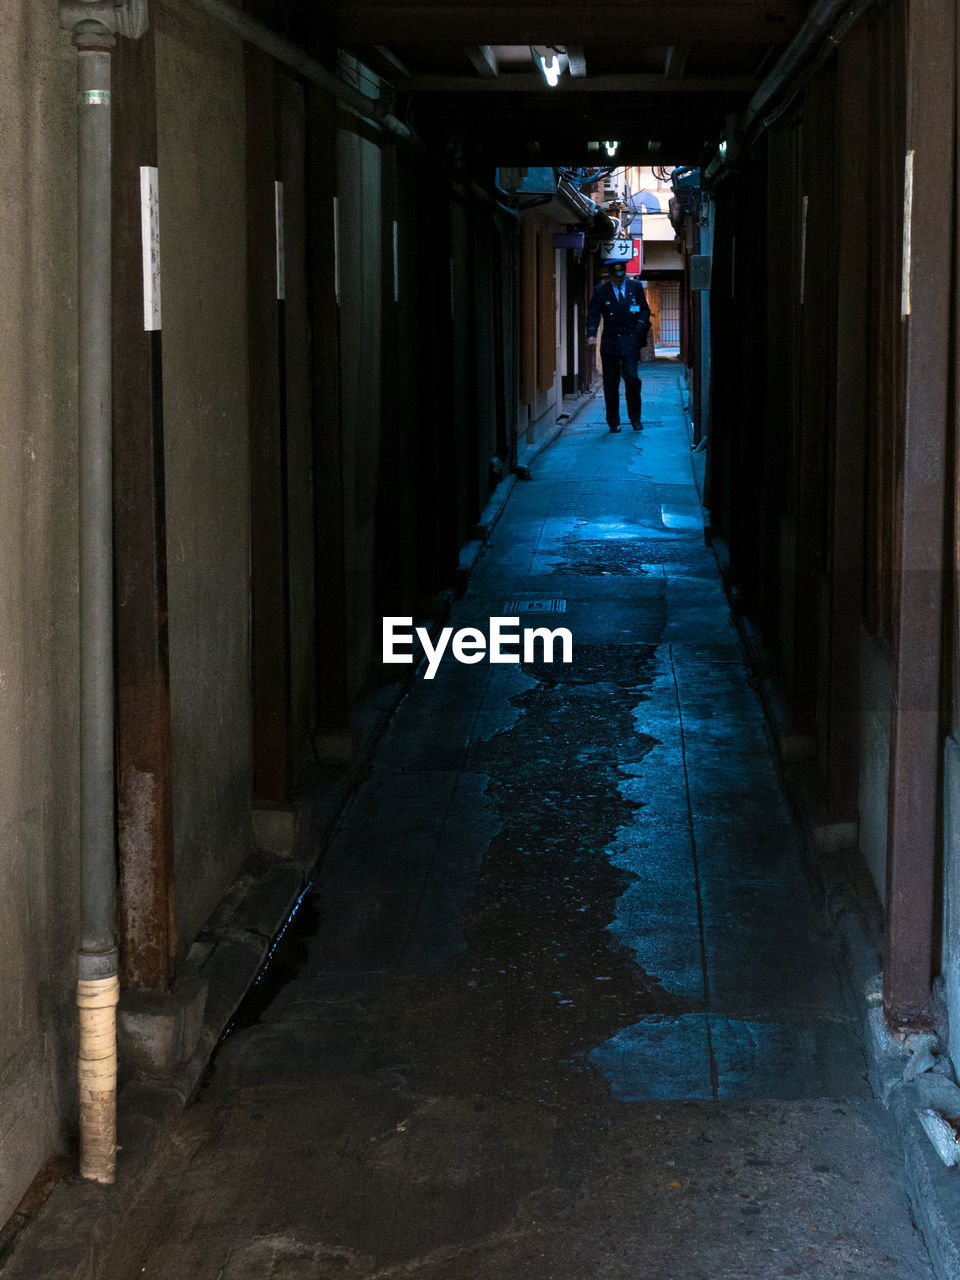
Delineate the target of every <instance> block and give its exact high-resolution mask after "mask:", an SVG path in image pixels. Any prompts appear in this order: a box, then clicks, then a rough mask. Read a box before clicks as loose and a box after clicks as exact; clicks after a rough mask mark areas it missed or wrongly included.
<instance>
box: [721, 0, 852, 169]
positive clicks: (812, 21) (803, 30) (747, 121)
mask: <svg viewBox="0 0 960 1280" xmlns="http://www.w3.org/2000/svg"><path fill="white" fill-rule="evenodd" d="M873 3H874V0H860V3H858V4H854V5H853V7H852V8H851V6H850V0H817V3H816V4H815V5H814V6H813V8H812V9H811V10H810V12H809V13H808V14H807V16H806V18H805V19H804V22H803V25H802V26H801V27H800V30H799V31H798V32H797V34H796V35H795V36H794V37H793V39H792V40H791V41H790V43H789V44H788V45H787V47H786V49H784V51H783V53H782V54H781V55H780V57H779V58H778V59H777V61H776V63H775V64H774V66H773V68H772V69H771V71H770V72H769V74H768V75H767V76H766V78H765V79H764V80H763V82H762V83H761V84H760V86H759V88H758V89H757V90H756V92H755V93H754V95H753V97H752V98H751V99H750V101H749V102H748V103H747V108H746V110H745V111H744V113H743V115H742V116H741V118H740V120H739V121H738V122H737V124H736V127H735V129H734V131H733V136H732V137H730V138H728V139H727V151H726V154H725V155H724V156H720V155H717V156H714V158H713V160H711V161H710V164H709V165H708V166H707V168H706V170H705V171H704V179H705V181H707V182H709V181H710V180H711V179H713V178H715V177H716V175H717V174H718V173H719V171H720V169H721V168H722V167H723V165H724V163H725V162H729V161H733V160H735V159H736V157H737V155H738V154H739V152H740V150H741V148H742V147H743V145H744V144H745V143H746V142H747V140H748V137H749V134H750V131H751V130H752V129H753V128H754V127H755V126H757V122H758V120H759V122H760V124H759V127H760V128H762V127H763V125H764V122H763V120H762V119H761V116H762V113H763V111H764V110H765V109H766V108H767V106H768V105H769V104H770V103H771V102H772V101H773V100H774V99H775V98H776V97H777V96H778V95H779V94H780V92H781V91H782V90H783V88H784V87H785V86H786V85H788V84H789V83H790V82H791V81H793V80H794V79H795V78H796V76H797V75H798V74H799V72H800V69H801V68H802V67H803V66H804V64H805V63H806V62H807V61H808V59H810V58H811V57H812V56H813V54H814V52H815V51H818V50H820V49H821V48H823V47H824V46H825V45H826V44H827V42H828V41H830V42H832V43H833V44H834V45H838V44H839V43H840V41H841V40H842V39H843V37H844V36H845V35H846V34H847V32H848V31H849V30H850V28H851V27H852V26H853V25H854V23H856V22H857V21H859V19H860V18H861V17H862V16H863V14H864V13H865V12H866V10H867V9H868V8H869V7H870V5H871V4H873ZM844 13H846V17H845V18H844V20H843V22H840V21H839V19H840V17H841V15H843V14H844ZM834 24H837V26H836V29H835V30H833V31H831V30H830V29H831V28H832V27H833V26H834Z"/></svg>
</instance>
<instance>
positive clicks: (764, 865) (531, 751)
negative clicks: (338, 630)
mask: <svg viewBox="0 0 960 1280" xmlns="http://www.w3.org/2000/svg"><path fill="white" fill-rule="evenodd" d="M681 386H682V383H681V379H680V376H679V372H678V365H677V363H676V362H674V361H659V362H657V363H656V364H647V365H645V366H644V406H645V408H644V419H645V427H644V430H643V431H642V432H628V433H623V434H620V435H611V434H609V433H608V432H607V430H606V427H605V425H604V423H603V413H602V400H601V399H600V398H596V399H594V400H592V401H588V402H587V403H586V405H585V408H583V410H582V411H581V412H580V413H579V415H578V416H577V417H576V418H575V419H574V420H573V421H572V422H571V423H570V424H569V425H568V426H567V428H566V429H565V430H564V431H563V433H562V434H561V435H560V437H559V438H558V439H557V441H556V442H555V443H554V444H553V445H552V446H551V447H550V448H549V449H548V450H547V451H546V452H544V453H542V454H541V456H540V457H539V458H538V459H537V460H536V461H535V462H534V463H533V465H532V476H531V479H530V480H529V481H528V482H523V481H521V482H518V484H517V485H516V487H515V489H514V492H513V495H512V497H511V499H510V501H509V503H508V505H507V507H506V509H505V512H504V514H503V515H502V517H501V519H500V521H499V523H498V524H497V525H496V528H495V530H494V532H493V534H492V537H491V540H490V542H489V545H488V546H487V548H486V550H485V552H484V554H483V555H482V557H481V560H480V562H479V564H478V566H477V569H476V571H475V573H474V575H473V577H472V579H471V583H470V586H469V589H468V591H467V593H466V594H465V596H464V597H463V598H462V599H461V600H460V601H459V603H458V604H457V605H456V606H455V608H454V611H453V615H452V617H451V619H450V625H452V626H455V627H467V626H471V625H474V626H476V627H478V628H481V629H482V628H485V627H486V626H487V625H488V621H489V619H490V618H491V617H497V616H503V615H505V614H506V613H508V612H509V611H510V610H513V611H519V617H520V620H521V623H523V624H527V623H528V622H531V621H532V622H534V623H536V625H540V626H548V627H550V628H553V627H556V626H561V625H562V626H565V627H567V628H569V630H570V632H571V633H572V636H573V640H574V656H573V662H572V663H571V664H569V665H568V664H564V663H561V662H559V661H557V662H553V663H547V662H544V661H542V660H540V659H538V660H536V661H533V662H525V663H523V664H522V665H517V664H503V665H491V664H489V663H487V662H481V663H478V664H473V665H463V664H460V663H458V662H456V661H455V660H452V659H449V658H448V659H446V660H444V661H443V662H442V663H441V665H440V667H439V669H438V672H437V674H436V677H435V679H433V680H432V681H428V680H426V679H424V678H423V669H422V668H421V671H420V674H419V675H418V676H417V677H416V678H415V679H414V680H413V682H412V684H411V687H410V689H409V692H408V693H407V695H406V697H405V698H404V700H403V701H402V703H401V704H400V706H399V708H398V710H397V711H396V713H395V714H394V716H393V718H392V720H391V722H390V724H389V726H388V728H387V729H386V731H385V733H384V735H383V737H382V739H381V741H380V744H379V746H378V749H377V751H376V754H375V756H374V758H373V761H372V765H371V768H370V771H369V774H368V776H367V777H366V779H365V781H364V782H363V783H362V785H361V787H360V788H359V790H358V791H357V793H356V795H355V796H354V799H353V801H352V803H351V804H350V805H349V807H348V808H347V810H346V811H345V812H344V814H343V815H342V817H341V819H340V821H339V823H338V825H337V828H336V831H335V833H334V835H333V837H332V840H331V842H330V844H329V847H328V848H327V849H326V851H325V852H324V853H323V856H322V858H321V861H320V863H319V865H318V867H317V869H316V872H315V877H314V882H313V885H312V888H311V890H310V892H309V893H308V895H307V896H306V897H305V899H304V900H303V902H302V904H301V906H300V909H299V911H298V913H297V914H296V916H295V917H294V919H293V921H292V922H291V924H290V926H289V928H288V929H287V931H286V934H285V935H284V936H283V938H282V939H281V941H280V943H279V945H278V947H277V949H276V950H275V952H274V954H273V957H272V960H271V963H270V965H269V966H268V968H267V970H266V971H265V973H264V974H263V975H262V977H261V980H260V982H259V983H258V984H257V985H256V986H255V987H254V988H253V992H252V994H251V996H250V997H249V998H248V1001H247V1003H246V1004H245V1005H244V1006H243V1007H241V1009H240V1011H239V1013H238V1015H237V1017H236V1019H235V1020H234V1023H233V1027H232V1029H231V1032H230V1034H229V1035H228V1036H227V1038H226V1039H225V1041H224V1042H223V1043H222V1044H221V1046H220V1048H219V1050H218V1052H217V1053H216V1056H215V1059H214V1063H213V1067H212V1070H211V1072H210V1073H209V1075H208V1077H207V1081H206V1084H205V1086H204V1087H203V1089H202V1091H201V1093H200V1096H199V1098H198V1100H197V1101H196V1102H195V1104H194V1105H193V1106H192V1107H191V1108H189V1109H188V1110H187V1111H186V1112H185V1113H184V1115H183V1117H182V1119H181V1120H180V1121H179V1122H178V1124H177V1125H176V1127H175V1128H174V1130H173V1132H172V1136H171V1139H170V1141H169V1144H168V1147H167V1150H166V1153H165V1154H164V1155H163V1156H162V1158H161V1159H160V1160H159V1162H158V1164H157V1166H156V1168H155V1169H154V1170H153V1171H152V1172H147V1173H142V1174H141V1175H140V1176H139V1177H131V1175H130V1174H128V1175H127V1177H126V1185H125V1186H123V1187H121V1188H120V1189H118V1191H117V1193H115V1195H113V1196H111V1197H108V1198H107V1199H106V1200H105V1199H104V1198H103V1196H102V1193H101V1192H99V1191H97V1190H96V1189H94V1188H92V1187H91V1186H90V1185H89V1184H87V1185H83V1184H73V1185H67V1186H64V1187H61V1188H60V1190H59V1191H58V1192H56V1193H55V1194H54V1195H53V1197H52V1198H51V1200H50V1201H49V1202H48V1204H47V1206H46V1208H45V1210H44V1211H43V1212H42V1213H41V1216H40V1218H39V1219H38V1221H37V1222H35V1223H34V1224H33V1225H32V1227H31V1228H30V1229H29V1230H28V1231H27V1232H25V1233H24V1235H23V1236H22V1238H21V1240H20V1242H19V1243H18V1246H17V1249H16V1250H15V1252H14V1254H13V1255H12V1257H11V1259H10V1261H9V1262H8V1263H7V1266H6V1268H5V1269H4V1276H5V1280H6V1278H7V1277H8V1276H9V1280H38V1278H39V1277H40V1276H42V1277H43V1278H44V1280H67V1277H70V1278H71V1280H73V1278H76V1280H80V1277H85V1278H86V1280H92V1277H100V1278H102V1280H107V1278H109V1280H134V1278H135V1277H140V1276H142V1277H145V1278H146V1280H151V1278H152V1280H174V1277H181V1276H190V1277H191V1280H266V1277H278V1278H281V1277H282V1280H333V1277H341V1278H343V1280H374V1278H375V1277H382V1278H384V1280H386V1278H387V1277H401V1276H406V1277H418V1280H491V1278H492V1277H495V1276H496V1277H501V1278H503V1280H588V1278H589V1280H646V1278H649V1280H694V1278H696V1280H748V1278H749V1280H753V1278H754V1277H756V1278H760V1277H787V1276H790V1277H806V1278H807V1280H825V1278H826V1277H844V1278H846V1280H850V1278H852V1277H863V1278H864V1280H867V1278H869V1280H877V1278H879V1277H890V1280H914V1278H919V1277H925V1276H929V1275H931V1274H932V1272H931V1271H930V1268H929V1265H928V1263H927V1261H926V1255H925V1251H924V1248H923V1244H922V1240H921V1239H920V1236H919V1234H918V1233H917V1232H916V1230H915V1229H914V1227H913V1226H912V1223H911V1216H910V1210H909V1206H908V1203H907V1198H906V1194H905V1191H904V1188H903V1185H902V1175H901V1174H900V1173H899V1172H898V1168H899V1166H898V1157H897V1154H896V1151H895V1143H894V1140H893V1136H892V1130H891V1125H890V1120H889V1118H888V1116H887V1115H886V1113H885V1112H883V1111H882V1109H881V1107H880V1105H879V1103H878V1102H877V1101H875V1100H874V1098H873V1096H872V1094H871V1091H870V1089H869V1087H868V1085H867V1083H866V1071H867V1064H866V1057H865V1048H864V1045H863V1043H862V1026H861V1023H860V1017H859V1013H858V1010H857V1006H856V1002H855V1001H854V1000H853V999H852V998H851V991H850V989H849V977H848V976H847V975H846V973H845V969H844V964H843V961H842V959H841V957H840V955H839V952H838V943H837V939H836V935H835V933H834V932H833V931H832V929H831V927H830V925H829V923H828V921H827V918H826V914H825V911H824V906H823V903H822V901H821V900H820V898H819V897H818V894H817V891H816V889H815V881H814V879H813V878H811V875H810V874H809V873H808V870H807V867H806V862H805V852H804V847H803V842H802V840H801V838H800V836H799V834H798V830H797V827H796V826H795V824H794V822H793V820H792V819H791V815H790V812H789V810H788V807H787V804H786V801H785V799H784V797H783V794H782V792H781V789H780V785H779V783H778V779H777V774H776V771H775V768H774V763H773V759H772V756H771V752H770V749H769V746H768V743H767V738H766V736H765V732H764V724H763V717H762V713H761V708H760V704H759V701H758V699H757V696H756V693H755V690H754V688H753V687H752V686H751V683H750V680H749V678H748V674H747V670H746V667H745V664H744V660H743V654H742V650H741V647H740V644H739V641H738V637H737V633H736V630H735V629H734V627H733V625H732V623H731V619H730V616H729V609H728V604H727V601H726V599H725V597H724V594H723V591H722V589H721V585H720V579H719V574H718V570H717V565H716V562H715V559H714V556H713V553H712V552H711V550H710V549H709V547H708V546H707V545H705V542H704V537H703V523H702V509H701V506H700V503H699V500H698V495H697V489H696V487H695V483H694V470H693V462H692V460H693V461H696V455H694V454H692V453H691V449H690V439H689V436H688V427H687V420H686V417H685V415H684V412H683V408H682V404H681ZM122 1159H123V1158H122V1157H121V1168H122Z"/></svg>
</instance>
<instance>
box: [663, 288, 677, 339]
mask: <svg viewBox="0 0 960 1280" xmlns="http://www.w3.org/2000/svg"><path fill="white" fill-rule="evenodd" d="M660 342H661V345H662V346H665V347H678V346H679V345H680V285H679V284H678V283H677V282H676V281H673V280H671V281H665V282H664V283H663V284H661V286H660Z"/></svg>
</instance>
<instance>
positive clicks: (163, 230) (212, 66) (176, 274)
mask: <svg viewBox="0 0 960 1280" xmlns="http://www.w3.org/2000/svg"><path fill="white" fill-rule="evenodd" d="M157 98H158V104H157V105H158V112H157V114H158V120H159V129H158V155H159V175H160V252H161V272H162V290H163V396H164V424H165V449H166V484H167V547H168V572H169V606H170V685H171V710H172V721H173V797H174V821H175V842H176V875H177V904H178V929H179V935H180V943H181V948H185V947H186V946H188V945H189V943H190V941H191V940H192V939H193V938H194V937H195V935H196V933H197V931H198V929H199V928H200V927H201V925H202V924H203V921H204V920H205V919H206V917H207V916H208V915H209V913H210V911H211V909H212V908H213V907H214V905H215V904H216V902H217V901H218V899H219V898H220V896H221V895H222V893H223V892H224V890H225V889H226V887H227V885H228V884H229V883H230V881H231V880H232V879H233V877H234V875H235V874H236V871H237V869H238V867H239V865H240V863H241V862H242V860H243V858H244V856H245V855H246V853H247V851H248V849H249V845H250V842H249V834H248V826H249V813H250V796H251V766H250V758H251V745H250V690H249V653H248V650H249V607H250V606H249V555H250V547H249V541H250V540H249V505H250V504H249V460H248V429H247V421H248V415H247V373H246V341H247V332H246V212H245V209H246V189H245V181H246V179H245V168H244V137H245V107H244V76H243V51H242V45H241V42H240V41H239V40H237V39H235V38H234V37H232V36H230V35H229V34H227V33H226V32H224V31H223V29H222V28H220V27H219V26H217V25H216V24H214V23H212V22H209V21H207V20H206V19H204V18H203V17H202V16H201V15H200V14H198V13H197V11H196V10H195V9H194V8H193V7H192V6H190V5H187V4H180V3H177V4H174V3H167V4H164V5H163V6H162V7H161V8H159V11H158V14H157Z"/></svg>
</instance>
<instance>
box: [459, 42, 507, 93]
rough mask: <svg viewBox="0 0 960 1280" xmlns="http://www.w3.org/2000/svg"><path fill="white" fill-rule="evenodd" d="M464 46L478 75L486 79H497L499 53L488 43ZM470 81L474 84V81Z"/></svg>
mask: <svg viewBox="0 0 960 1280" xmlns="http://www.w3.org/2000/svg"><path fill="white" fill-rule="evenodd" d="M464 48H465V52H466V55H467V57H468V58H469V59H470V61H471V62H472V64H473V69H474V70H475V71H476V73H477V75H478V76H481V77H482V78H483V79H484V80H495V79H496V78H497V77H498V76H499V74H500V68H499V67H498V66H497V55H496V54H495V53H494V52H493V50H492V49H491V48H490V46H489V45H488V44H468V45H465V46H464ZM470 83H471V84H472V83H473V81H472V80H471V82H470Z"/></svg>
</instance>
